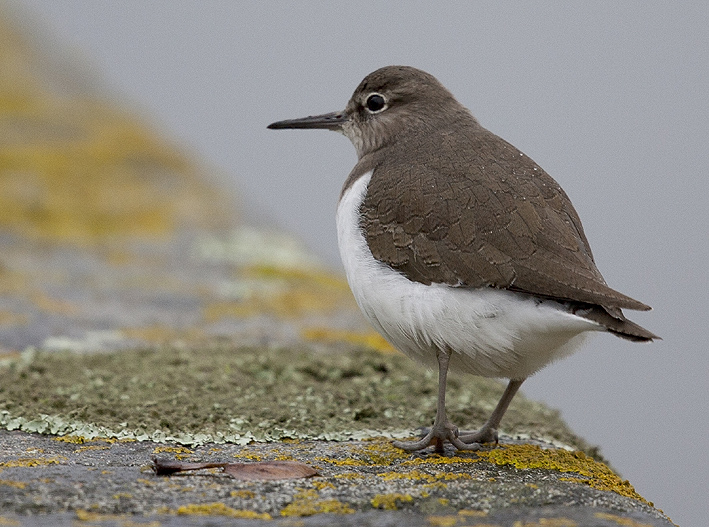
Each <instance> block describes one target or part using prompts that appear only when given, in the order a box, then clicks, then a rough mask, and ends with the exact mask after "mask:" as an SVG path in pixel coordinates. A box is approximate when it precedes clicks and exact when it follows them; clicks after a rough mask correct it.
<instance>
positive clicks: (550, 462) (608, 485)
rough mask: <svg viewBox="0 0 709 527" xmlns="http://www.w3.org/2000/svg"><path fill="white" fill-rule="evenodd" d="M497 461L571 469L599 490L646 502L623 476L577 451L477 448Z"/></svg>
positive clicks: (567, 470)
mask: <svg viewBox="0 0 709 527" xmlns="http://www.w3.org/2000/svg"><path fill="white" fill-rule="evenodd" d="M478 456H481V457H483V458H485V459H487V460H488V461H490V462H491V463H495V464H496V465H513V466H514V467H516V468H519V469H548V470H556V471H559V472H572V473H576V474H579V475H580V476H582V478H567V479H572V480H573V481H574V482H577V483H582V484H586V485H589V486H591V487H593V488H595V489H598V490H605V491H612V492H616V493H617V494H620V495H621V496H626V497H628V498H633V499H636V500H639V501H642V502H643V503H648V502H647V500H645V498H643V497H642V496H640V494H638V493H637V492H636V491H635V489H634V488H633V486H632V485H631V484H630V482H629V481H627V480H625V481H624V480H622V479H620V477H618V475H617V474H615V473H614V472H613V471H612V470H611V469H610V468H608V467H607V466H606V465H604V464H603V463H600V462H598V461H595V460H594V459H592V458H590V457H589V456H587V455H586V454H584V453H583V452H580V451H576V452H570V451H568V450H563V449H543V448H540V447H538V446H535V445H504V446H501V447H500V448H496V449H494V450H490V451H488V452H478Z"/></svg>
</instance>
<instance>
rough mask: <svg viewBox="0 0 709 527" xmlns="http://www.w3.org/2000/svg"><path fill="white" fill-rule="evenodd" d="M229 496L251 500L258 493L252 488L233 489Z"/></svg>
mask: <svg viewBox="0 0 709 527" xmlns="http://www.w3.org/2000/svg"><path fill="white" fill-rule="evenodd" d="M229 496H231V497H232V498H242V499H247V500H250V499H252V498H254V497H256V494H254V492H253V491H251V490H232V491H231V492H230V493H229Z"/></svg>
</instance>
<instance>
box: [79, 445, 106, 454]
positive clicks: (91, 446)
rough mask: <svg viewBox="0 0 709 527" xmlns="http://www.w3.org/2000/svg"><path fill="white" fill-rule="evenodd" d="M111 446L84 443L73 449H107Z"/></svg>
mask: <svg viewBox="0 0 709 527" xmlns="http://www.w3.org/2000/svg"><path fill="white" fill-rule="evenodd" d="M110 448H111V447H110V446H107V445H86V446H81V447H79V448H77V449H76V450H74V453H78V452H84V451H86V450H109V449H110Z"/></svg>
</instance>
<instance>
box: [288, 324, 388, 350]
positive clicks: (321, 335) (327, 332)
mask: <svg viewBox="0 0 709 527" xmlns="http://www.w3.org/2000/svg"><path fill="white" fill-rule="evenodd" d="M301 336H302V337H303V338H304V339H305V340H310V341H313V342H325V343H333V342H347V343H349V344H356V345H358V346H366V347H368V348H371V349H373V350H377V351H380V352H382V353H399V352H398V351H397V349H396V348H394V347H393V346H392V345H391V344H389V343H388V342H387V341H386V340H385V339H384V337H382V336H381V335H380V334H379V333H376V332H374V331H368V332H366V333H362V332H356V331H347V330H338V329H332V328H325V327H311V328H305V329H303V330H302V331H301Z"/></svg>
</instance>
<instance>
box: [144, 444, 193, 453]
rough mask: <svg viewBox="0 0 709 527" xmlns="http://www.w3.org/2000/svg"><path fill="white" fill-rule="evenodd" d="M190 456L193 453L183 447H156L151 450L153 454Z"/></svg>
mask: <svg viewBox="0 0 709 527" xmlns="http://www.w3.org/2000/svg"><path fill="white" fill-rule="evenodd" d="M162 453H170V454H192V453H193V451H192V450H190V449H189V448H185V447H183V446H158V447H155V448H154V449H153V454H162Z"/></svg>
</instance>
